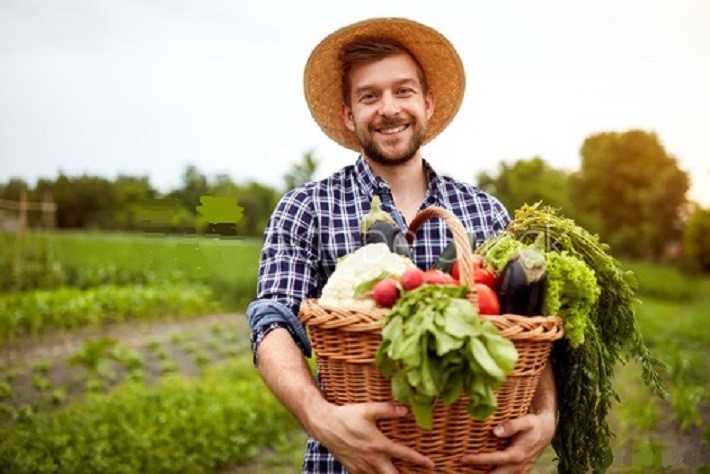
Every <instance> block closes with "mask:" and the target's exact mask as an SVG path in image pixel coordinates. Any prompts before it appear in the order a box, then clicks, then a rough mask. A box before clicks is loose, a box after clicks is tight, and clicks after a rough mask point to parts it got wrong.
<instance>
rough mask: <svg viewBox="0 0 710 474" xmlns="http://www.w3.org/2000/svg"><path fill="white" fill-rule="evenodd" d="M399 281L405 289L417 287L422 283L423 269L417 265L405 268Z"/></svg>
mask: <svg viewBox="0 0 710 474" xmlns="http://www.w3.org/2000/svg"><path fill="white" fill-rule="evenodd" d="M399 281H400V283H402V288H404V289H405V290H407V291H409V290H413V289H415V288H419V287H420V286H422V285H423V284H424V270H422V269H420V268H417V267H412V268H407V269H406V270H405V271H404V273H402V276H401V277H400V278H399Z"/></svg>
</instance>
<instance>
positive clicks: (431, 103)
mask: <svg viewBox="0 0 710 474" xmlns="http://www.w3.org/2000/svg"><path fill="white" fill-rule="evenodd" d="M424 106H425V107H426V108H425V112H426V119H427V120H431V116H432V115H434V110H435V109H436V100H435V99H434V93H433V92H432V91H431V90H429V91H427V93H426V95H425V96H424Z"/></svg>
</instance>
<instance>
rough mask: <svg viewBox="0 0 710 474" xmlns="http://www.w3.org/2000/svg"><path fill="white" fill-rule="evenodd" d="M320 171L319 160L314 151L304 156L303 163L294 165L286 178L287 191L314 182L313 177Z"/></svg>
mask: <svg viewBox="0 0 710 474" xmlns="http://www.w3.org/2000/svg"><path fill="white" fill-rule="evenodd" d="M317 170H318V159H317V158H316V157H315V155H314V153H313V150H311V151H308V152H306V153H304V154H303V156H302V158H301V161H300V162H298V163H294V164H293V165H292V166H291V168H290V169H289V171H288V172H287V173H286V175H285V176H284V182H285V184H286V191H289V190H291V189H293V188H295V187H296V186H298V185H300V184H303V183H307V182H309V181H313V177H314V176H315V174H316V171H317Z"/></svg>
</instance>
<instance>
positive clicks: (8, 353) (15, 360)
mask: <svg viewBox="0 0 710 474" xmlns="http://www.w3.org/2000/svg"><path fill="white" fill-rule="evenodd" d="M227 323H229V324H231V323H233V324H234V325H235V326H236V328H237V333H238V334H239V335H240V336H241V337H242V338H243V341H248V340H249V326H248V324H247V320H246V317H245V316H244V315H241V314H234V313H227V314H213V315H207V316H201V317H198V318H193V319H187V320H180V321H159V322H155V321H152V322H144V323H124V324H117V325H113V326H107V327H105V328H100V329H85V330H74V331H72V332H67V333H60V334H50V335H46V336H41V337H36V338H22V339H21V340H19V341H18V342H15V343H11V344H9V345H7V346H6V347H3V348H2V349H1V350H0V367H3V366H17V365H23V366H26V365H31V364H32V363H33V362H35V361H37V360H40V359H47V358H49V359H58V358H63V357H66V356H67V355H69V354H72V353H74V352H76V350H77V349H78V348H79V346H80V345H81V344H82V342H83V341H85V340H87V339H93V338H98V337H108V338H111V339H115V340H116V342H117V343H119V344H121V345H123V346H126V347H133V348H135V347H140V346H143V345H145V344H146V343H147V342H148V341H153V340H158V341H165V340H168V339H169V338H170V337H172V336H173V335H174V334H177V333H184V332H186V331H188V332H193V331H194V332H201V331H206V330H208V329H209V328H210V327H212V326H213V325H215V324H227Z"/></svg>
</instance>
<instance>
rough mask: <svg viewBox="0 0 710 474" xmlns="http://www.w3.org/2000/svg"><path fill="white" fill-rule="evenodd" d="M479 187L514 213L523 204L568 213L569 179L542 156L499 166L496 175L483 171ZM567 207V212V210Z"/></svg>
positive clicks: (478, 178)
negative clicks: (547, 207)
mask: <svg viewBox="0 0 710 474" xmlns="http://www.w3.org/2000/svg"><path fill="white" fill-rule="evenodd" d="M477 181H478V187H480V188H481V189H482V190H484V191H486V192H488V193H490V194H492V195H494V196H495V197H497V198H498V199H500V201H501V202H502V203H503V205H504V206H505V207H506V209H508V212H510V213H513V212H514V211H515V210H516V209H518V208H519V207H520V206H522V205H523V204H534V203H536V202H538V201H542V202H543V203H545V204H547V205H550V206H553V207H556V208H560V209H563V210H569V207H570V205H569V198H568V196H569V193H568V183H569V176H568V174H567V173H565V172H564V171H561V170H558V169H555V168H552V167H551V166H549V165H548V164H547V163H545V161H544V160H543V159H542V158H540V157H534V158H530V159H528V160H518V161H515V162H514V163H512V164H510V163H506V162H503V163H501V164H500V166H499V169H498V174H497V175H491V174H488V173H486V172H481V173H479V174H478V176H477ZM565 208H567V209H565Z"/></svg>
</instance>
